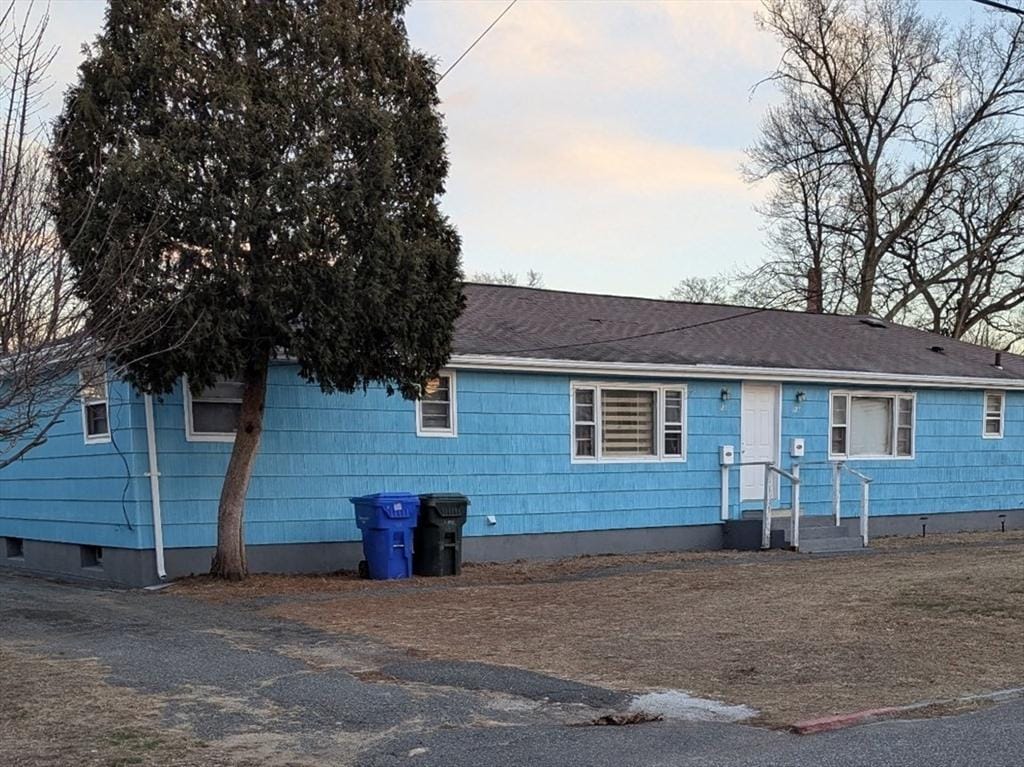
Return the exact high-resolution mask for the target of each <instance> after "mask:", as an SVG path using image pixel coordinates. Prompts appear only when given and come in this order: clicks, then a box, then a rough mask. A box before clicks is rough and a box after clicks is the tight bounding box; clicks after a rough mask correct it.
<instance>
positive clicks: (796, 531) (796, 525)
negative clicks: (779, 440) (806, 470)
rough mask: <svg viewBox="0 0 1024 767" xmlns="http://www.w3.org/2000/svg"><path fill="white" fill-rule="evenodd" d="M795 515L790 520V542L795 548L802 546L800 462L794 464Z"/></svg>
mask: <svg viewBox="0 0 1024 767" xmlns="http://www.w3.org/2000/svg"><path fill="white" fill-rule="evenodd" d="M792 471H793V512H792V514H793V516H792V518H791V520H790V525H791V527H790V533H789V539H790V540H789V543H790V545H791V546H792V547H793V548H794V549H799V548H800V464H798V463H794V464H793V468H792Z"/></svg>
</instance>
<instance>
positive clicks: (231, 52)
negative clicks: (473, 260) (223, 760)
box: [52, 0, 463, 579]
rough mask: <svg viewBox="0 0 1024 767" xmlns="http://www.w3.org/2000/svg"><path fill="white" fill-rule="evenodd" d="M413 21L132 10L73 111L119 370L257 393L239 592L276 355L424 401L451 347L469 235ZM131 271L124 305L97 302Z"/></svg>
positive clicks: (66, 202)
mask: <svg viewBox="0 0 1024 767" xmlns="http://www.w3.org/2000/svg"><path fill="white" fill-rule="evenodd" d="M406 4H407V0H288V1H285V0H281V1H280V2H261V1H260V0H111V3H110V6H109V9H108V12H107V17H106V22H105V26H104V29H103V32H102V33H101V35H100V36H99V38H98V39H97V40H96V42H95V44H94V45H93V46H92V48H91V51H90V55H89V56H88V57H87V59H86V61H85V62H84V63H83V64H82V66H81V69H80V72H79V77H78V80H77V83H76V84H75V85H74V86H73V87H72V88H71V89H70V90H69V91H68V93H67V95H66V99H65V103H64V108H63V112H62V114H61V116H60V118H59V120H58V123H57V126H56V134H55V140H54V146H53V150H52V158H53V163H54V166H55V182H56V183H55V186H56V191H55V201H54V208H55V215H56V220H57V225H58V231H59V233H60V234H61V237H62V240H63V243H64V246H65V247H66V248H67V249H68V252H69V257H70V261H71V264H72V266H73V269H74V271H75V276H76V279H77V281H78V285H79V290H80V295H81V296H82V298H83V300H86V301H90V304H89V306H88V309H89V313H90V315H91V317H93V318H94V319H95V320H96V327H102V328H103V329H104V333H106V334H114V335H120V336H121V337H122V339H121V342H120V343H113V344H110V346H111V347H112V348H116V349H118V350H119V352H118V359H116V360H115V362H117V363H120V364H125V365H127V372H126V377H127V378H128V380H129V381H131V383H132V384H134V385H135V386H136V387H137V388H138V389H139V390H141V391H146V392H152V393H155V394H160V393H167V392H170V391H171V390H172V389H173V388H174V386H175V384H176V383H177V382H178V381H179V380H180V379H181V377H182V376H187V380H188V383H189V385H190V387H191V389H192V391H193V392H194V393H196V392H198V391H200V390H201V389H203V388H205V387H207V386H209V385H211V384H213V383H215V382H216V381H217V380H219V379H221V378H235V379H238V380H241V381H243V382H244V384H245V386H244V394H243V399H242V406H241V416H240V420H239V424H238V429H237V435H236V438H235V441H234V447H233V449H232V452H231V457H230V460H229V463H228V467H227V472H226V475H225V479H224V485H223V490H222V493H221V497H220V506H219V511H218V530H217V553H216V556H215V557H214V560H213V563H212V572H213V574H215V575H218V576H222V577H225V578H231V579H238V578H242V577H244V576H245V574H246V562H245V548H244V540H243V507H244V501H245V496H246V491H247V488H248V483H249V478H250V475H251V472H252V467H253V462H254V459H255V457H256V454H257V452H258V449H259V444H260V436H261V432H262V428H263V408H264V400H265V396H266V385H267V370H268V366H269V365H270V363H271V361H272V360H273V359H275V358H289V359H294V360H297V362H298V368H299V372H300V375H301V376H302V377H303V378H305V379H306V380H308V381H310V382H315V383H317V384H319V386H320V388H321V389H322V390H323V391H324V392H326V393H332V392H336V391H343V392H351V391H353V390H355V389H357V388H359V387H365V386H367V385H368V384H370V383H380V384H383V385H385V386H386V387H387V388H388V391H389V393H393V392H394V391H396V390H397V391H400V392H401V393H402V394H403V395H404V396H406V397H415V396H416V394H417V392H418V391H419V389H420V387H421V386H422V385H423V383H424V382H425V381H426V380H427V379H428V378H429V377H430V376H431V375H433V374H434V373H435V372H436V371H437V369H438V368H439V367H440V366H441V365H443V364H444V363H445V362H446V360H447V358H448V356H449V354H450V352H451V339H452V328H453V324H454V321H455V319H456V317H457V316H458V314H459V312H460V311H461V308H462V303H463V299H462V294H461V282H460V279H461V274H460V267H459V239H458V235H457V234H456V232H455V229H454V228H453V227H452V225H451V224H450V223H449V222H448V221H447V220H446V218H445V217H444V216H443V215H442V214H441V212H440V211H439V208H438V201H439V198H440V196H441V194H442V193H443V191H444V181H445V177H446V174H447V170H448V163H447V159H446V154H445V135H444V129H443V125H442V120H441V115H440V114H439V111H438V98H437V92H436V81H437V77H436V74H435V71H434V68H433V64H432V62H431V61H430V60H429V59H428V58H426V57H425V56H424V55H422V54H421V53H418V52H416V51H414V50H413V49H412V48H411V47H410V45H409V41H408V37H407V35H406V30H405V26H404V22H403V13H404V10H405V6H406ZM129 263H130V264H131V265H132V268H131V269H126V268H125V267H126V265H127V264H129ZM126 273H127V274H130V275H131V279H130V280H129V281H128V282H127V284H126V288H125V290H124V291H122V292H121V293H120V294H118V295H111V293H110V291H103V290H93V289H91V288H92V286H95V285H101V284H104V283H105V282H108V281H110V279H111V277H112V275H115V274H117V275H121V279H122V280H124V277H123V275H124V274H126ZM96 297H102V299H101V300H99V299H96ZM112 318H114V319H116V320H117V321H116V322H111V321H110V320H111V319H112ZM154 318H157V319H159V322H158V323H154V322H153V320H154ZM100 319H102V320H104V321H103V322H99V320H100ZM154 324H155V325H156V327H157V328H158V330H156V331H153V330H152V327H153V326H154ZM138 327H146V328H148V330H147V332H146V334H144V335H143V336H142V337H136V335H135V333H134V329H135V328H138ZM114 340H118V339H114Z"/></svg>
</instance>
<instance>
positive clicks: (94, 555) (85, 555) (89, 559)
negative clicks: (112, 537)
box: [78, 546, 103, 567]
mask: <svg viewBox="0 0 1024 767" xmlns="http://www.w3.org/2000/svg"><path fill="white" fill-rule="evenodd" d="M78 548H79V550H80V551H81V554H82V567H103V547H102V546H79V547H78Z"/></svg>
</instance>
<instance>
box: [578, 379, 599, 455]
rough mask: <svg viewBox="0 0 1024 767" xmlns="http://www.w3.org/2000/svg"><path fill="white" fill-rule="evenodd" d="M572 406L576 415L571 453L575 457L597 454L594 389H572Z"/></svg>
mask: <svg viewBox="0 0 1024 767" xmlns="http://www.w3.org/2000/svg"><path fill="white" fill-rule="evenodd" d="M573 408H574V410H573V412H574V413H575V417H576V424H575V426H574V427H573V431H574V439H575V440H576V444H575V448H574V451H575V452H574V453H573V455H575V456H576V457H577V458H594V457H596V456H597V452H596V448H597V418H596V417H595V408H596V405H595V404H594V390H593V389H576V390H574V391H573Z"/></svg>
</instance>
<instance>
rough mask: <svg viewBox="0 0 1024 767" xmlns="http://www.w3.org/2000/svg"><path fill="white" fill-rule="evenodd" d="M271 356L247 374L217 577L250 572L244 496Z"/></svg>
mask: <svg viewBox="0 0 1024 767" xmlns="http://www.w3.org/2000/svg"><path fill="white" fill-rule="evenodd" d="M269 363H270V359H269V355H267V356H266V357H264V358H263V359H260V360H256V361H254V362H253V363H252V368H251V369H250V371H249V372H248V373H247V374H246V377H245V389H244V391H243V393H242V410H241V413H240V415H239V418H238V430H237V432H236V433H235V446H234V448H233V449H232V451H231V460H230V461H228V470H227V473H226V474H225V475H224V486H223V487H222V488H221V491H220V506H219V508H218V510H217V553H216V554H215V555H214V557H213V563H212V564H211V565H210V574H211V575H214V576H216V577H218V578H226V579H227V580H231V581H240V580H242V579H243V578H244V577H245V576H246V575H247V574H248V568H247V565H246V561H245V538H244V529H245V526H244V524H243V514H244V511H245V496H246V493H247V492H248V490H249V479H250V477H251V476H252V466H253V463H255V461H256V453H257V452H259V448H260V437H261V436H262V434H263V405H264V402H265V401H266V396H267V367H268V365H269Z"/></svg>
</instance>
